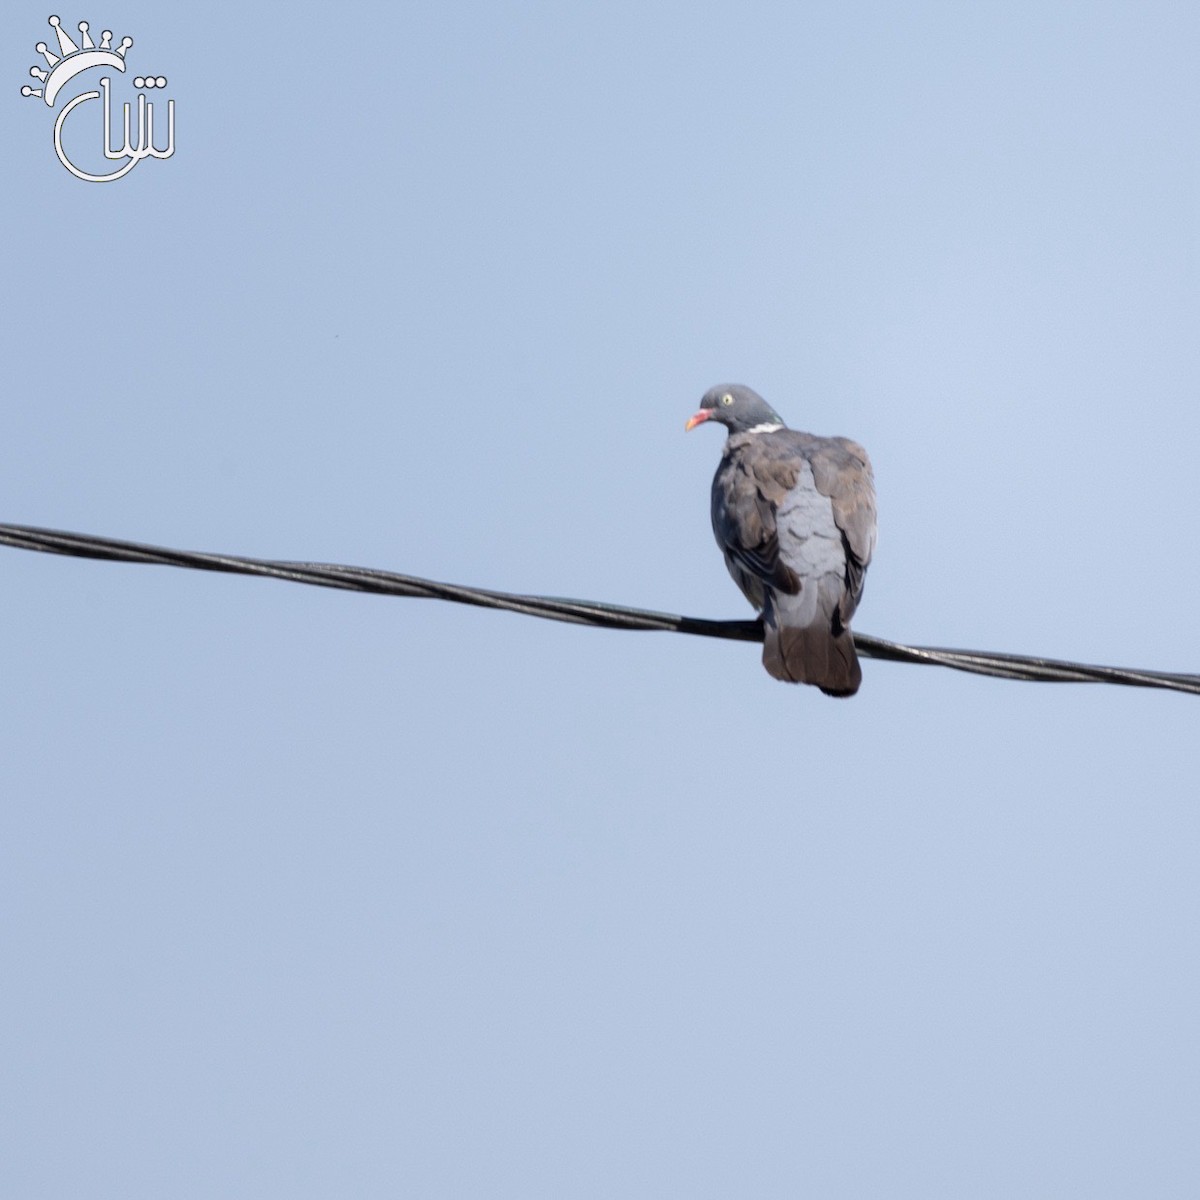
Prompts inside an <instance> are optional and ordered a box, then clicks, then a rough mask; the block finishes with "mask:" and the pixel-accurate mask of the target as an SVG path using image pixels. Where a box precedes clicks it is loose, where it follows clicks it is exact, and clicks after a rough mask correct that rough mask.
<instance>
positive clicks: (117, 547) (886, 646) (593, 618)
mask: <svg viewBox="0 0 1200 1200" xmlns="http://www.w3.org/2000/svg"><path fill="white" fill-rule="evenodd" d="M0 545H5V546H13V547H15V548H16V549H20V550H40V551H43V552H46V553H49V554H67V555H72V556H74V557H77V558H97V559H103V560H105V561H108V562H135V563H159V564H162V565H163V566H169V567H189V568H191V569H193V570H198V571H222V572H226V573H228V574H233V575H262V576H266V577H268V578H271V579H284V580H288V581H290V582H292V583H307V584H313V585H315V586H317V587H331V588H343V589H345V590H347V591H355V592H373V593H375V594H377V595H383V596H415V597H420V598H424V599H429V600H447V601H451V602H453V603H455V604H474V605H477V606H479V607H481V608H499V609H504V610H506V611H508V612H517V613H524V614H525V615H526V616H531V617H544V618H547V619H549V620H552V621H569V622H572V623H574V624H577V625H595V626H599V627H600V628H603V629H640V630H666V631H668V632H671V633H689V634H694V635H696V636H699V637H713V638H726V639H731V640H733V641H739V642H761V641H762V640H763V628H762V622H761V621H711V620H707V619H705V618H702V617H682V616H676V615H675V614H673V613H662V612H653V611H650V610H648V609H643V608H627V607H625V606H623V605H619V604H603V603H599V602H597V601H593V600H565V599H561V598H558V597H555V596H521V595H513V594H512V593H510V592H494V591H491V590H489V589H487V588H472V587H462V586H460V585H458V584H453V583H437V582H435V581H434V580H432V579H419V578H417V577H416V576H413V575H397V574H395V573H394V572H391V571H377V570H373V569H371V568H369V567H346V566H338V565H336V564H332V563H304V562H277V561H274V560H271V559H263V558H242V557H240V556H237V555H231V554H204V553H201V552H199V551H196V550H170V549H166V548H165V547H162V546H147V545H143V544H140V543H138V542H126V541H119V540H118V539H116V538H105V537H94V536H92V535H90V534H84V533H67V532H64V531H63V530H57V529H39V528H36V527H34V526H30V525H0ZM854 645H855V647H856V648H857V649H858V652H859V653H860V654H861V655H863V657H864V658H877V659H881V660H884V661H888V662H905V663H924V664H926V665H932V666H941V667H951V668H953V669H954V670H956V671H968V672H971V673H972V674H975V675H990V676H993V677H995V678H998V679H1023V680H1030V681H1035V682H1041V683H1118V684H1125V685H1128V686H1131V687H1152V688H1165V689H1168V690H1171V691H1176V692H1188V693H1191V694H1192V695H1200V675H1179V674H1173V673H1171V672H1168V671H1139V670H1132V669H1128V668H1124V667H1097V666H1089V665H1087V664H1086V663H1075V662H1064V661H1061V660H1059V659H1053V658H1037V657H1033V656H1030V655H1025V654H996V653H992V652H989V651H980V650H949V649H944V648H941V647H935V646H903V645H900V644H899V643H897V642H889V641H885V640H884V639H883V638H877V637H872V636H871V635H870V634H867V633H856V634H855V635H854Z"/></svg>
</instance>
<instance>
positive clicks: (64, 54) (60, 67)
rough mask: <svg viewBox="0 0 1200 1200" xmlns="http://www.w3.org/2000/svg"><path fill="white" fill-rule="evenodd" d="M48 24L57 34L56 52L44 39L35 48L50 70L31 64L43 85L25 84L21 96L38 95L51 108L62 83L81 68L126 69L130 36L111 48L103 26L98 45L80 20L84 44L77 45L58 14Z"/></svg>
mask: <svg viewBox="0 0 1200 1200" xmlns="http://www.w3.org/2000/svg"><path fill="white" fill-rule="evenodd" d="M49 23H50V25H52V26H53V27H54V32H55V33H56V34H58V51H59V52H58V53H57V54H54V53H52V52H51V51H50V49H49V48H48V47H47V46H46V43H45V42H38V44H37V45H36V46H35V47H34V49H35V50H36V51H37V52H38V53H39V54H40V55H41V56H42V57H43V58H44V59H45V60H46V65H47V66H48V67H49V68H50V70H49V71H43V70H42V68H41V67H30V68H29V73H30V75H32V76H33V77H34V79H37V80H40V81H41V83H42V85H43V86H42V87H40V88H32V87H30V86H29V85H28V84H26V85H25V86H24V87H23V88H22V89H21V95H22V96H41V98H42V99H43V100H45V102H46V103H47V104H48V105H49V106H50V107H51V108H53V107H54V101H55V100H56V99H58V93H59V92H60V91H61V90H62V88H63V85H64V84H65V83H68V82H69V81H70V80H72V79H74V78H75V76H76V75H78V74H79V73H80V72H81V71H86V70H87V69H88V68H89V67H112V68H114V70H117V71H124V70H125V51H126V50H128V49H129V47H130V46H132V45H133V38H131V37H123V38H122V39H121V44H120V45H119V46H118V47H117V48H116V49H115V50H114V49H113V48H112V36H113V35H112V30H110V29H106V30H105V31H104V32H103V33H102V34H101V35H100V45H99V46H97V45H96V43H95V42H93V41H92V35H91V34H90V33H88V23H87V22H86V21H80V22H79V33H80V40H81V41H82V43H83V45H82V46H77V45H76V44H75V42H74V41H72V39H71V36H70V34H68V33H67V31H66V30H65V29H63V27H62V22H61V21H60V20H59V19H58V17H51V18H50V19H49Z"/></svg>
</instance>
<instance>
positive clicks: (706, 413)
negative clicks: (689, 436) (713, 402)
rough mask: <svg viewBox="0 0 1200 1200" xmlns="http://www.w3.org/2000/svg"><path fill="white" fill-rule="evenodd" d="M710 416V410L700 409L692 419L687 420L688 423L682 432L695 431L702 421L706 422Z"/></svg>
mask: <svg viewBox="0 0 1200 1200" xmlns="http://www.w3.org/2000/svg"><path fill="white" fill-rule="evenodd" d="M711 416H712V409H711V408H702V409H701V410H700V411H699V412H698V413H697V414H696V415H695V416H694V417H691V418H690V419H689V420H688V423H687V424H686V425H685V426H684V427H683V432H684V433H688V432H690V431H691V430H693V429H695V428H696V426H697V425H699V424H700V423H701V422H702V421H707V420H708V418H709V417H711Z"/></svg>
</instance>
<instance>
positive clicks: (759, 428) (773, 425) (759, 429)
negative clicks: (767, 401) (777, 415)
mask: <svg viewBox="0 0 1200 1200" xmlns="http://www.w3.org/2000/svg"><path fill="white" fill-rule="evenodd" d="M782 428H783V426H782V425H780V424H779V423H778V422H775V421H764V422H763V423H762V424H761V425H755V426H754V428H753V429H747V430H746V432H747V433H774V432H775V430H777V429H782Z"/></svg>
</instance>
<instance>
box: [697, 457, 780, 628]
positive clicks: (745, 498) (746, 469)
mask: <svg viewBox="0 0 1200 1200" xmlns="http://www.w3.org/2000/svg"><path fill="white" fill-rule="evenodd" d="M797 473H798V468H797V466H796V464H794V463H790V462H788V461H787V460H785V459H780V458H778V457H777V456H775V455H773V454H771V453H770V452H769V449H768V448H766V447H765V446H764V444H763V442H762V441H761V440H747V439H743V438H736V437H735V438H730V439H729V442H728V443H727V445H726V449H725V454H724V455H723V456H722V459H721V465H720V466H719V467H718V468H717V473H716V476H715V477H714V478H713V490H712V523H713V532H714V533H715V534H716V537H717V542H718V543H719V544H720V546H721V549H722V550H723V551H724V553H725V558H726V561H727V562H728V563H729V566H730V570H731V571H732V572H734V577H735V579H736V580H737V583H738V586H739V587H740V588H741V589H742V591H743V592H744V593H745V594H746V597H747V598H748V599H749V600H750V602H751V603H752V604H754V605H755V607H757V608H761V607H762V605H763V594H762V588H763V584H767V585H769V586H770V587H773V588H778V589H779V590H780V591H782V592H787V593H788V594H789V595H794V594H795V593H796V592H798V591H799V590H800V581H799V580H798V579H797V578H796V574H795V572H794V571H793V570H792V569H791V567H789V566H788V565H787V563H785V562H784V561H783V560H782V559H781V558H780V557H779V537H778V532H777V530H776V526H775V510H776V507H777V505H778V504H779V502H780V501H781V500H782V499H783V497H784V496H786V495H787V493H788V490H789V488H791V487H794V486H795V483H796V478H797Z"/></svg>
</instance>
